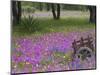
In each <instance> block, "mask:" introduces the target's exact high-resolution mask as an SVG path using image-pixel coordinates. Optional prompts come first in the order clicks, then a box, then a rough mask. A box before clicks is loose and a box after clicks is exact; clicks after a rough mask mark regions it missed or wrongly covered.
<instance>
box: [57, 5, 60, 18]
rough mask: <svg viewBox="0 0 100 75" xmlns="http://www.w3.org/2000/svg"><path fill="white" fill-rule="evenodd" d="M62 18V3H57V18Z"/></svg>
mask: <svg viewBox="0 0 100 75" xmlns="http://www.w3.org/2000/svg"><path fill="white" fill-rule="evenodd" d="M59 18H60V4H57V19H59Z"/></svg>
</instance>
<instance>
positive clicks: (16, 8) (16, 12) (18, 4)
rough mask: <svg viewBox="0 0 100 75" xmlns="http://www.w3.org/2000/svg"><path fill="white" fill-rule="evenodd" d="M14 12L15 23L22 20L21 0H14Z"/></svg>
mask: <svg viewBox="0 0 100 75" xmlns="http://www.w3.org/2000/svg"><path fill="white" fill-rule="evenodd" d="M12 14H13V23H15V24H16V23H19V22H20V20H21V2H20V1H12Z"/></svg>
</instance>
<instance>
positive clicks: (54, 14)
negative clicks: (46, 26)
mask: <svg viewBox="0 0 100 75" xmlns="http://www.w3.org/2000/svg"><path fill="white" fill-rule="evenodd" d="M51 7H52V13H53V18H54V19H56V12H55V6H54V4H51Z"/></svg>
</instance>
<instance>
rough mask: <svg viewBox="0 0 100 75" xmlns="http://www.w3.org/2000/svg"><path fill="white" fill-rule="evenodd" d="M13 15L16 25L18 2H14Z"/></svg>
mask: <svg viewBox="0 0 100 75" xmlns="http://www.w3.org/2000/svg"><path fill="white" fill-rule="evenodd" d="M12 15H13V23H16V21H17V9H16V1H12Z"/></svg>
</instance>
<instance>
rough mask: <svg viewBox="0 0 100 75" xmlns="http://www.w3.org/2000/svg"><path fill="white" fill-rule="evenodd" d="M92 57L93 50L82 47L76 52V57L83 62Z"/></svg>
mask: <svg viewBox="0 0 100 75" xmlns="http://www.w3.org/2000/svg"><path fill="white" fill-rule="evenodd" d="M92 55H93V52H92V49H90V48H88V47H81V48H79V50H77V52H76V57H77V58H79V59H81V60H85V59H87V58H91V57H92Z"/></svg>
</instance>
